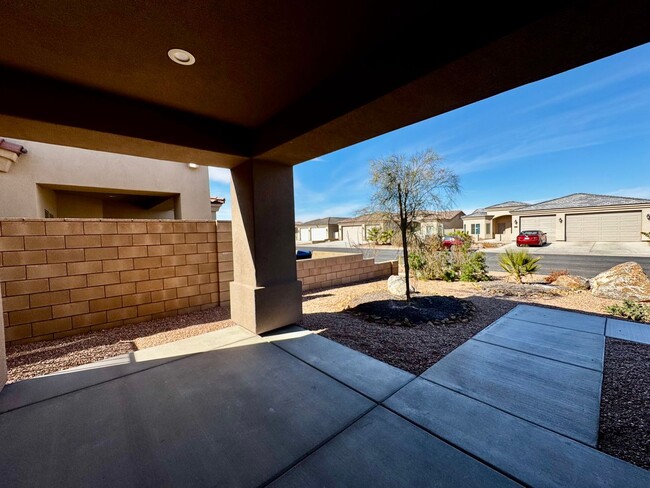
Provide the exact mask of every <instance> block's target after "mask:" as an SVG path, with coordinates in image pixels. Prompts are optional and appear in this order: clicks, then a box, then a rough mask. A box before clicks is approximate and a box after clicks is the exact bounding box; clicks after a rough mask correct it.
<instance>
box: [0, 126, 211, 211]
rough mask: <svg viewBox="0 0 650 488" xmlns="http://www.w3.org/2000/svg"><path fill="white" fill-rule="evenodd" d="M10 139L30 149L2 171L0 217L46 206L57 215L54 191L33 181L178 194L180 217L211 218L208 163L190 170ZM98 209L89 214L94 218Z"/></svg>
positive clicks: (90, 187) (181, 166)
mask: <svg viewBox="0 0 650 488" xmlns="http://www.w3.org/2000/svg"><path fill="white" fill-rule="evenodd" d="M11 141H12V142H17V143H19V144H22V145H24V146H25V147H26V148H27V150H28V151H29V152H28V153H27V154H24V155H22V156H20V157H19V158H18V160H17V162H16V163H15V164H14V165H13V167H12V168H11V170H10V171H9V172H8V173H0V217H25V218H43V217H44V213H43V211H44V208H47V207H48V206H49V208H48V210H49V211H50V212H52V213H53V214H54V215H55V216H56V215H57V213H56V209H55V208H53V207H54V206H55V203H54V201H55V200H54V198H53V196H52V195H51V194H50V192H48V191H45V192H43V190H42V189H41V191H40V192H39V191H38V190H37V185H52V186H64V187H75V188H74V189H75V190H79V191H84V190H86V189H93V188H101V189H106V190H122V191H126V192H160V193H169V194H180V195H181V198H180V207H179V210H180V215H177V217H178V218H182V219H196V220H209V219H211V212H210V188H209V179H208V168H207V167H206V166H199V167H198V168H196V169H190V168H189V167H188V165H187V164H183V163H174V162H170V161H158V160H155V159H147V158H138V157H135V156H126V155H122V154H113V153H105V152H99V151H89V150H86V149H77V148H72V147H65V146H55V145H52V144H43V143H38V142H30V141H19V140H15V139H12V140H11ZM71 189H72V188H71ZM53 210H54V211H53ZM97 211H98V210H97V209H95V211H94V213H92V212H91V214H89V215H88V217H96V216H97V214H96V212H97ZM89 212H90V211H89Z"/></svg>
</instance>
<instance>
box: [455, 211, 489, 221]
mask: <svg viewBox="0 0 650 488" xmlns="http://www.w3.org/2000/svg"><path fill="white" fill-rule="evenodd" d="M471 217H487V210H485V209H484V208H477V209H476V210H474V211H473V212H472V213H471V214H467V215H464V216H462V217H461V218H462V219H463V220H464V219H467V218H471Z"/></svg>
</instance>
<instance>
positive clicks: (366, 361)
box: [265, 326, 415, 402]
mask: <svg viewBox="0 0 650 488" xmlns="http://www.w3.org/2000/svg"><path fill="white" fill-rule="evenodd" d="M265 337H266V338H267V339H269V340H271V341H273V344H275V345H276V346H278V347H280V348H282V349H283V350H285V351H287V352H288V353H290V354H292V355H294V356H296V357H297V358H299V359H301V360H302V361H305V362H306V363H307V364H309V365H310V366H313V367H314V368H316V369H318V370H319V371H322V372H324V373H325V374H327V375H329V376H331V377H332V378H334V379H336V380H338V381H340V382H341V383H343V384H344V385H347V386H349V387H350V388H352V389H354V390H356V391H358V392H360V393H362V394H364V395H366V396H367V397H369V398H371V399H372V400H374V401H376V402H380V401H382V400H385V399H386V398H388V397H389V396H390V395H392V394H393V393H395V392H396V391H397V390H399V389H400V388H402V387H403V386H404V385H405V384H406V383H408V382H409V381H411V380H413V379H414V378H415V375H412V374H411V373H407V372H406V371H403V370H401V369H398V368H395V367H393V366H390V365H389V364H386V363H384V362H382V361H379V360H377V359H374V358H371V357H370V356H366V355H365V354H362V353H360V352H358V351H355V350H353V349H350V348H349V347H345V346H343V345H341V344H339V343H337V342H334V341H331V340H329V339H326V338H324V337H321V336H319V335H318V334H314V333H312V332H310V331H306V330H305V329H302V328H300V327H296V326H292V327H288V328H284V329H280V330H279V331H275V332H273V333H272V334H269V335H267V336H265Z"/></svg>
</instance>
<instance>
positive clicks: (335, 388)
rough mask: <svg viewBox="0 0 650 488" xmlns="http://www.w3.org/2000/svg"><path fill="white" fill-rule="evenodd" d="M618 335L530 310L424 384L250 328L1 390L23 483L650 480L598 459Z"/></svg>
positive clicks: (309, 337) (330, 345) (0, 448)
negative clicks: (609, 342) (608, 337)
mask: <svg viewBox="0 0 650 488" xmlns="http://www.w3.org/2000/svg"><path fill="white" fill-rule="evenodd" d="M604 333H605V323H604V321H603V320H601V319H599V318H594V317H590V316H587V315H582V314H571V313H568V312H556V311H550V312H549V311H548V309H539V308H537V307H522V306H520V307H518V308H516V309H515V310H514V311H512V312H511V313H510V314H508V316H506V317H504V318H502V319H501V320H500V321H497V322H496V323H495V324H493V325H492V326H490V327H489V328H488V329H485V330H484V331H483V332H482V333H481V334H478V335H477V336H476V337H475V338H474V339H472V340H470V341H469V342H468V343H466V344H465V345H463V346H461V347H459V348H458V349H456V350H455V351H454V352H452V353H451V354H450V355H448V356H447V357H445V358H444V359H443V360H441V361H440V362H438V363H437V364H436V365H434V366H433V367H432V368H430V369H429V370H428V371H427V372H425V373H424V374H423V375H422V376H421V377H419V378H415V377H414V376H413V375H410V374H408V373H406V372H404V371H401V370H399V369H396V368H393V367H391V366H388V365H386V364H385V363H382V362H380V361H377V360H375V359H372V358H370V357H368V356H365V355H363V354H360V353H358V352H356V351H353V350H351V349H348V348H346V347H344V346H342V345H340V344H337V343H335V342H332V341H329V340H327V339H325V338H323V337H321V336H318V335H315V334H312V333H310V332H307V331H304V330H302V329H300V328H297V327H293V328H287V329H284V330H282V331H279V332H276V333H274V334H269V335H267V336H265V337H259V336H256V335H253V334H251V333H250V332H247V331H245V330H244V329H241V328H239V327H233V328H230V329H225V330H221V331H217V332H213V333H211V334H206V335H204V336H199V337H195V338H190V339H186V340H184V341H180V342H178V343H175V344H167V345H164V346H160V347H157V348H152V349H146V350H143V351H138V352H136V353H132V354H128V355H124V356H122V357H119V358H113V359H111V360H107V361H103V362H100V363H95V364H92V365H88V366H85V367H80V368H75V369H74V370H70V371H67V372H64V373H61V374H57V375H51V376H46V377H42V378H36V379H33V380H28V381H23V382H19V383H16V384H12V385H8V386H7V387H6V388H5V390H3V392H2V394H0V479H1V480H2V486H3V487H5V486H6V487H13V486H66V487H71V486H251V487H254V486H266V485H269V484H270V485H272V486H296V487H297V486H300V487H304V486H346V487H347V486H364V487H366V486H373V487H374V486H390V487H395V486H463V487H465V486H518V485H519V484H526V485H530V486H650V473H649V472H648V471H645V470H642V469H640V468H636V467H634V466H632V465H630V464H628V463H625V462H623V461H620V460H617V459H615V458H612V457H610V456H607V455H605V454H602V453H600V452H598V451H596V450H595V449H593V448H592V447H591V446H590V445H592V444H593V443H594V442H595V438H594V436H595V435H596V434H597V413H598V399H599V385H600V378H601V374H602V347H603V340H604Z"/></svg>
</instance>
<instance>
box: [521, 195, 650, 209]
mask: <svg viewBox="0 0 650 488" xmlns="http://www.w3.org/2000/svg"><path fill="white" fill-rule="evenodd" d="M638 204H650V200H648V199H646V198H632V197H618V196H614V195H595V194H593V193H573V194H571V195H567V196H565V197H560V198H554V199H552V200H546V201H545V202H539V203H536V204H534V205H528V206H527V207H526V208H525V209H522V210H524V211H525V212H528V211H532V210H554V209H558V208H583V207H607V206H610V205H638Z"/></svg>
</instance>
